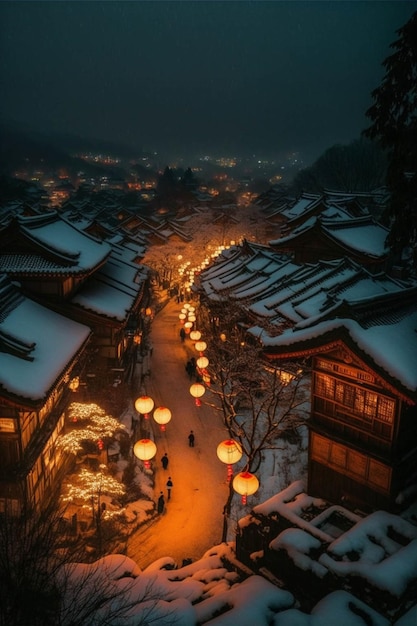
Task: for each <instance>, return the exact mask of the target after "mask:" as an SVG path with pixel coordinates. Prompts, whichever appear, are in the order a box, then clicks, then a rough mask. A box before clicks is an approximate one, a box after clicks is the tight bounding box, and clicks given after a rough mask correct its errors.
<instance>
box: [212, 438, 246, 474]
mask: <svg viewBox="0 0 417 626" xmlns="http://www.w3.org/2000/svg"><path fill="white" fill-rule="evenodd" d="M217 456H218V457H219V459H220V461H221V462H222V463H226V465H227V481H228V482H229V481H230V479H231V477H232V474H233V468H232V464H233V463H237V462H238V461H240V459H241V458H242V447H241V445H240V443H238V442H237V441H235V440H234V439H226V441H222V442H221V443H219V445H218V446H217Z"/></svg>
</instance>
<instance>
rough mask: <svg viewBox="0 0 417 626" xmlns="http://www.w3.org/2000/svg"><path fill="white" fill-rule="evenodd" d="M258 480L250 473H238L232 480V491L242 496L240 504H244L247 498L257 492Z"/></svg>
mask: <svg viewBox="0 0 417 626" xmlns="http://www.w3.org/2000/svg"><path fill="white" fill-rule="evenodd" d="M258 488H259V480H258V479H257V478H256V476H255V475H254V474H251V473H250V472H240V473H239V474H236V476H235V477H234V479H233V489H234V490H235V491H236V493H238V494H240V495H241V496H242V504H246V501H247V497H248V496H251V495H252V494H254V493H255V492H256V491H258Z"/></svg>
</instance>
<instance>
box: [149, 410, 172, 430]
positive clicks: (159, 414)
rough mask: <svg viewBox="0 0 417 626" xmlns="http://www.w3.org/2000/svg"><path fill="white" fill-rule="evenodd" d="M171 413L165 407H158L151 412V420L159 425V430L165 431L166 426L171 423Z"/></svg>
mask: <svg viewBox="0 0 417 626" xmlns="http://www.w3.org/2000/svg"><path fill="white" fill-rule="evenodd" d="M171 417H172V415H171V411H170V410H169V409H167V407H166V406H159V407H158V408H157V409H155V411H154V412H153V418H154V420H155V422H156V423H157V424H159V425H160V427H161V430H165V429H166V425H167V424H168V422H170V421H171Z"/></svg>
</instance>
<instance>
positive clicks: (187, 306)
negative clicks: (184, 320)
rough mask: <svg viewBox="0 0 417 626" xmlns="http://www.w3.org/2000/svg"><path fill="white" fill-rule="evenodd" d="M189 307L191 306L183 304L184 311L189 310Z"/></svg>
mask: <svg viewBox="0 0 417 626" xmlns="http://www.w3.org/2000/svg"><path fill="white" fill-rule="evenodd" d="M190 306H191V304H188V302H186V303H185V304H184V309H185V310H187V309H189V308H190Z"/></svg>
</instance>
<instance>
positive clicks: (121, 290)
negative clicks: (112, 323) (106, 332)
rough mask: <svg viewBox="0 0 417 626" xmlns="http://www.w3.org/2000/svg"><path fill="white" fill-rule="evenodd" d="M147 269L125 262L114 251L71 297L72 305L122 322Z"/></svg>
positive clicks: (136, 294)
mask: <svg viewBox="0 0 417 626" xmlns="http://www.w3.org/2000/svg"><path fill="white" fill-rule="evenodd" d="M147 275H148V270H147V268H145V267H144V266H142V265H136V264H135V263H132V262H129V261H126V260H124V259H123V257H122V256H121V255H120V254H119V252H117V253H116V254H112V255H111V257H110V258H109V259H108V261H107V262H106V263H105V265H104V266H102V267H101V268H100V269H99V270H97V272H95V273H94V275H93V276H91V277H90V278H89V280H88V281H87V282H86V283H84V285H83V286H82V288H81V289H80V290H79V291H78V292H77V293H76V295H75V296H74V297H73V298H72V299H71V303H72V304H73V305H76V306H79V307H81V308H83V309H86V310H88V311H92V312H94V313H97V314H98V315H103V316H105V317H108V318H110V319H115V320H117V321H119V322H123V321H125V320H126V319H127V317H128V316H129V314H130V312H131V311H132V309H133V308H134V306H135V304H136V302H137V299H138V297H139V294H140V293H141V292H142V290H143V285H144V281H145V280H146V278H147Z"/></svg>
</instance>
